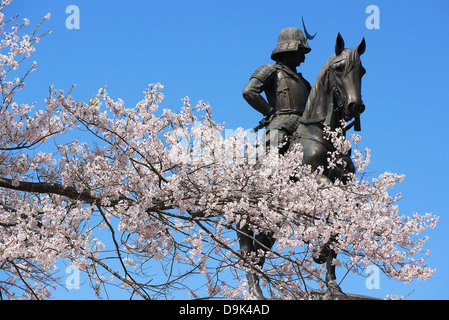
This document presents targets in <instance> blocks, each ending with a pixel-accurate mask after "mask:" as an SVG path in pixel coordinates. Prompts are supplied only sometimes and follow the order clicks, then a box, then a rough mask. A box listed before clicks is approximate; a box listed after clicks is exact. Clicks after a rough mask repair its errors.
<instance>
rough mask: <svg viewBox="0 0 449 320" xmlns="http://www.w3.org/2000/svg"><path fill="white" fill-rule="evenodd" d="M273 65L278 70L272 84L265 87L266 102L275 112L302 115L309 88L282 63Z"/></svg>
mask: <svg viewBox="0 0 449 320" xmlns="http://www.w3.org/2000/svg"><path fill="white" fill-rule="evenodd" d="M275 66H276V69H277V70H278V72H276V75H275V77H274V79H273V80H272V81H273V82H272V83H273V84H274V85H273V86H269V88H268V87H267V88H266V89H265V94H266V96H267V100H268V103H269V104H270V105H271V106H272V107H273V108H274V109H275V110H276V113H277V114H288V113H297V114H299V115H302V113H303V112H304V108H305V106H306V102H307V98H308V96H309V88H308V87H307V85H306V84H305V81H304V80H303V79H302V77H301V76H299V75H298V74H297V73H296V72H293V71H292V70H290V69H288V68H287V67H285V66H282V65H275Z"/></svg>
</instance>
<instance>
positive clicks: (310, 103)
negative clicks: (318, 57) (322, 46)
mask: <svg viewBox="0 0 449 320" xmlns="http://www.w3.org/2000/svg"><path fill="white" fill-rule="evenodd" d="M334 60H335V53H334V54H332V55H331V56H330V57H329V59H327V61H326V63H325V64H324V65H323V67H322V68H321V70H320V72H319V73H318V75H317V77H316V79H315V82H314V83H313V86H312V89H311V90H310V93H309V97H308V98H307V102H306V106H305V108H304V114H303V118H305V119H307V118H310V116H311V112H312V110H313V109H314V106H315V103H316V99H317V97H318V93H319V92H320V89H321V88H323V86H325V85H326V83H325V81H327V77H326V75H327V72H328V71H329V66H330V65H331V64H332V63H333V62H334Z"/></svg>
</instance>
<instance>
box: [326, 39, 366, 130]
mask: <svg viewBox="0 0 449 320" xmlns="http://www.w3.org/2000/svg"><path fill="white" fill-rule="evenodd" d="M344 46H345V42H344V40H343V37H342V36H341V34H340V33H338V35H337V39H336V41H335V55H334V59H332V61H331V62H330V64H329V66H328V70H327V71H328V75H327V76H328V86H329V87H330V88H329V89H331V90H332V92H333V100H334V101H335V102H336V103H337V106H336V108H337V110H340V109H343V111H344V114H343V116H344V117H342V118H344V120H346V121H348V120H350V119H352V118H357V117H358V116H359V115H360V114H361V113H362V112H363V111H364V110H365V105H364V104H363V101H362V94H361V83H362V76H363V75H364V74H365V68H363V66H362V63H361V61H360V56H361V55H362V54H363V53H364V52H365V48H366V44H365V38H362V40H361V42H360V43H359V45H358V46H357V48H356V49H345V47H344Z"/></svg>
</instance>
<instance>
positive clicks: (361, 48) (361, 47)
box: [355, 38, 366, 56]
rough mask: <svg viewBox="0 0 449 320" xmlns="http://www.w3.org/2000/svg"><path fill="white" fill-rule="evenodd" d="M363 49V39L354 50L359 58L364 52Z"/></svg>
mask: <svg viewBox="0 0 449 320" xmlns="http://www.w3.org/2000/svg"><path fill="white" fill-rule="evenodd" d="M365 49H366V43H365V38H362V41H360V43H359V45H358V46H357V49H355V51H357V53H358V54H359V56H361V55H362V54H363V53H364V52H365Z"/></svg>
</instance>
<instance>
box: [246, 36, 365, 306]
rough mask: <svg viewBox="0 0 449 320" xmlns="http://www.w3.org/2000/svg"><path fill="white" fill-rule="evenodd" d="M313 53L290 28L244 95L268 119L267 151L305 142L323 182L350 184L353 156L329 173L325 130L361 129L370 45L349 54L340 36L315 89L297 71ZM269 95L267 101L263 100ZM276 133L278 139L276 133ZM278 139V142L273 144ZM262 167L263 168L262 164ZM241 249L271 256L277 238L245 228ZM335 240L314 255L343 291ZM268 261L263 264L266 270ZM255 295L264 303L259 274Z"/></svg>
mask: <svg viewBox="0 0 449 320" xmlns="http://www.w3.org/2000/svg"><path fill="white" fill-rule="evenodd" d="M310 51H311V49H310V47H309V45H308V44H307V39H306V38H305V37H304V35H303V33H302V32H301V30H299V29H298V28H286V29H283V30H282V31H281V32H280V34H279V39H278V44H277V46H276V48H275V49H274V50H273V52H272V55H271V58H272V59H273V60H275V61H276V64H270V65H265V66H262V67H260V68H259V69H257V70H256V72H254V74H253V75H252V76H251V78H250V80H249V82H248V84H247V85H246V87H245V88H244V90H243V97H244V98H245V100H246V101H247V102H248V104H250V105H251V106H252V107H253V108H254V109H256V110H257V111H259V112H261V113H262V114H263V115H264V116H265V118H264V119H263V120H262V121H261V122H260V124H259V126H258V127H256V128H255V130H259V129H261V128H263V127H266V130H265V134H264V143H265V147H266V148H269V146H270V145H273V143H274V144H280V145H281V147H280V148H279V152H280V153H281V154H282V153H284V152H286V151H287V150H288V149H289V148H290V147H291V146H292V145H293V144H295V143H301V145H302V147H303V152H304V156H303V164H306V165H311V166H312V167H313V168H315V169H316V168H318V167H323V168H324V172H323V175H322V176H320V177H318V179H320V180H324V181H330V182H334V181H335V180H336V179H339V180H342V181H345V174H347V173H348V172H351V173H354V172H355V167H354V164H353V163H352V160H351V159H350V156H349V155H345V156H344V157H345V161H346V163H347V166H346V167H345V168H342V167H337V168H333V169H328V168H327V161H328V160H327V158H328V151H333V150H334V147H333V146H332V145H331V143H330V142H329V141H328V140H326V139H324V137H323V129H324V126H329V127H330V128H331V130H335V129H336V128H337V127H340V126H341V120H345V121H349V120H351V119H354V121H353V123H351V124H350V125H348V126H347V127H346V129H345V130H348V129H349V128H350V127H352V126H354V129H355V130H356V131H359V130H360V114H361V113H362V112H363V111H364V109H365V106H364V104H363V102H362V99H361V79H362V76H363V74H364V73H365V69H364V68H363V66H362V64H361V61H360V56H361V55H362V54H363V53H364V51H365V40H364V39H362V41H361V42H360V44H359V45H358V46H357V48H356V49H355V50H352V49H345V48H344V41H343V38H342V37H341V35H340V33H339V34H338V35H337V39H336V43H335V53H334V54H333V55H332V56H331V57H330V58H329V59H328V61H327V62H326V63H325V64H324V66H323V68H322V69H321V71H320V73H319V74H318V76H317V79H316V80H315V82H314V85H313V87H311V86H310V84H309V82H307V80H305V79H304V78H303V77H302V75H301V73H297V72H296V67H298V66H299V65H300V64H301V63H302V62H304V60H305V54H307V53H309V52H310ZM262 92H265V95H266V99H264V97H263V96H262V95H261V93H262ZM272 131H275V132H276V134H274V135H273V134H272ZM273 137H275V139H276V140H277V141H270V138H271V139H272V138H273ZM259 165H260V164H259ZM238 237H239V243H240V249H241V250H242V252H243V253H245V254H250V253H251V252H257V250H258V249H262V250H263V251H265V252H266V251H267V249H270V248H271V247H272V246H273V245H274V243H275V239H274V238H273V237H272V236H270V234H263V233H262V234H256V235H255V234H254V232H253V231H251V230H250V228H249V227H244V228H243V229H241V230H239V233H238ZM332 243H333V241H332V240H330V241H329V242H328V243H327V244H325V245H324V246H323V248H322V249H321V252H319V253H318V254H315V255H314V260H315V262H317V263H320V264H321V263H324V262H326V269H327V273H326V278H325V281H326V284H327V285H328V286H329V287H333V288H337V289H338V290H340V289H339V288H338V286H337V281H336V276H335V266H333V265H332V260H333V259H334V258H335V257H336V253H335V251H334V250H333V249H332ZM263 264H264V259H263V258H262V259H260V260H259V261H258V262H257V265H258V267H260V268H262V267H263ZM247 279H248V284H249V290H250V292H251V293H252V294H253V295H254V296H255V297H256V298H258V299H264V296H263V293H262V290H261V288H260V286H259V278H258V276H257V275H256V274H255V273H247Z"/></svg>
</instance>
